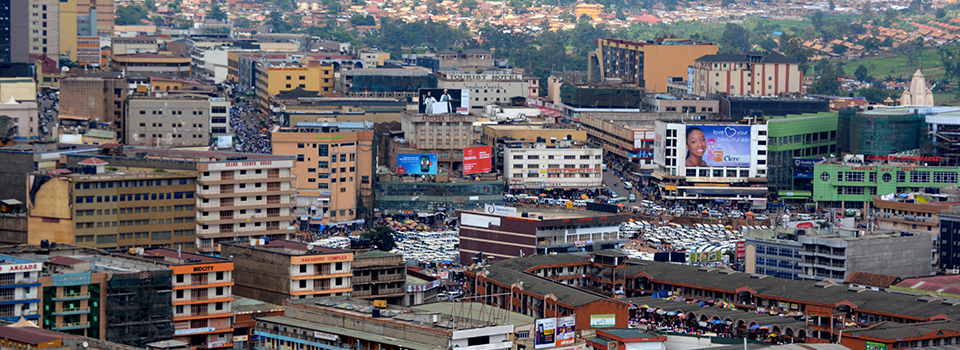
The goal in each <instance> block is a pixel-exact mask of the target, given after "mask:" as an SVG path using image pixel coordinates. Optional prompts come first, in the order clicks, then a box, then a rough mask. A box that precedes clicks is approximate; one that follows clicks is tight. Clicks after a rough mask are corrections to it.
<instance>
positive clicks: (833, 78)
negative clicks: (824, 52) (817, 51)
mask: <svg viewBox="0 0 960 350" xmlns="http://www.w3.org/2000/svg"><path fill="white" fill-rule="evenodd" d="M838 63H839V62H838ZM817 71H818V73H819V77H817V81H815V82H814V83H813V84H812V85H810V88H808V89H807V92H809V93H811V94H816V95H828V96H835V95H839V94H840V80H839V79H840V77H842V76H843V70H842V69H841V68H839V67H838V66H837V65H835V64H833V63H832V62H830V61H827V60H823V61H820V62H819V63H817Z"/></svg>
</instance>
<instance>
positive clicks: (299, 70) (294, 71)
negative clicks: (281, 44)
mask: <svg viewBox="0 0 960 350" xmlns="http://www.w3.org/2000/svg"><path fill="white" fill-rule="evenodd" d="M188 60H189V58H188ZM254 84H255V86H254V88H255V90H256V91H257V103H258V104H259V107H260V109H261V110H266V109H267V108H268V107H269V106H270V105H272V103H273V102H272V101H273V98H274V96H276V95H277V94H279V93H281V92H284V91H290V90H294V89H297V88H300V89H302V90H305V91H310V92H313V93H316V94H317V96H322V95H324V94H329V93H332V92H333V86H334V77H333V65H332V64H327V65H322V64H320V63H319V62H310V64H308V65H304V64H293V65H290V64H284V65H270V64H269V63H265V64H261V65H258V66H257V71H256V78H255V81H254Z"/></svg>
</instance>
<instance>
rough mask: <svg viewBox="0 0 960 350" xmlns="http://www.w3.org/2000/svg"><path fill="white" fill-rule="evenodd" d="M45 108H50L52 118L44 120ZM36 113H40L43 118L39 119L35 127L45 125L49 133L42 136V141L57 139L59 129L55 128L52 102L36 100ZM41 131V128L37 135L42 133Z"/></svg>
mask: <svg viewBox="0 0 960 350" xmlns="http://www.w3.org/2000/svg"><path fill="white" fill-rule="evenodd" d="M46 107H50V112H51V113H53V114H52V116H51V117H50V118H48V119H45V118H46V112H45V111H46ZM37 111H38V112H39V113H40V115H42V116H43V117H41V118H40V120H39V121H38V123H37V127H40V126H41V125H46V126H47V130H48V131H50V133H49V134H44V135H42V136H43V138H44V139H51V138H53V139H55V138H57V137H58V136H59V132H60V130H59V128H57V111H56V110H55V109H53V100H51V99H45V100H40V99H38V100H37ZM42 131H43V129H42V128H41V129H40V132H39V133H38V134H40V133H42Z"/></svg>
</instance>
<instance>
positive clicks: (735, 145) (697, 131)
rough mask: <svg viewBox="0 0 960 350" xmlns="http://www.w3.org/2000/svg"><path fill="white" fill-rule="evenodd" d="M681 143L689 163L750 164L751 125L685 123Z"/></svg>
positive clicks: (702, 165) (696, 165)
mask: <svg viewBox="0 0 960 350" xmlns="http://www.w3.org/2000/svg"><path fill="white" fill-rule="evenodd" d="M684 129H685V132H684V133H683V134H681V135H685V137H684V138H683V139H682V140H680V141H681V142H680V143H679V145H677V148H678V149H679V152H677V154H678V155H682V156H683V157H684V158H683V163H684V165H685V166H686V167H734V168H749V167H750V155H751V154H752V152H751V150H752V146H753V143H752V142H751V141H750V126H749V125H685V126H684Z"/></svg>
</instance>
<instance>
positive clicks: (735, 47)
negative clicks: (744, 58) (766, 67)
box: [720, 23, 750, 54]
mask: <svg viewBox="0 0 960 350" xmlns="http://www.w3.org/2000/svg"><path fill="white" fill-rule="evenodd" d="M720 51H723V52H724V53H729V54H739V53H744V52H747V51H750V33H749V32H747V30H746V29H744V28H743V27H742V26H740V25H739V24H736V23H727V24H726V25H725V26H724V27H723V34H721V35H720Z"/></svg>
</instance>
